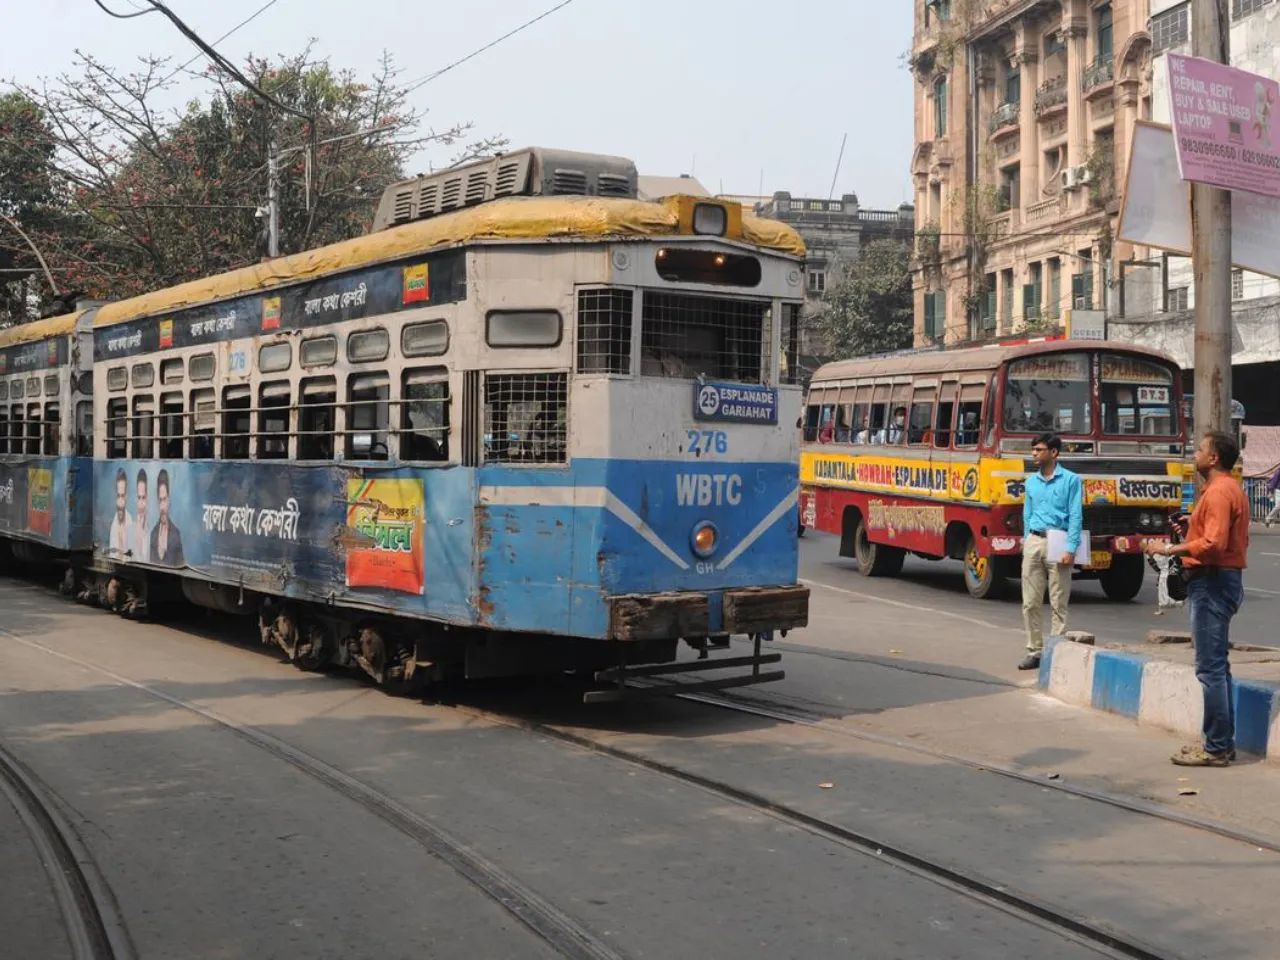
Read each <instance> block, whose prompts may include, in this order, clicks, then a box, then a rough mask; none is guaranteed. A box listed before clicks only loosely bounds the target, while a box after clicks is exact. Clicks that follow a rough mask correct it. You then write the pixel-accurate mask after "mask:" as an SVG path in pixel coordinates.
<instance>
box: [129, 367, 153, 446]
mask: <svg viewBox="0 0 1280 960" xmlns="http://www.w3.org/2000/svg"><path fill="white" fill-rule="evenodd" d="M149 366H150V365H148V367H149ZM155 412H156V408H155V400H154V398H152V397H151V395H150V394H146V395H143V396H137V397H134V398H133V458H134V459H135V460H150V459H151V458H152V457H154V456H155V449H154V446H153V445H154V438H155V435H156V425H155V419H156V418H155Z"/></svg>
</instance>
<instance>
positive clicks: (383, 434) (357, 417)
mask: <svg viewBox="0 0 1280 960" xmlns="http://www.w3.org/2000/svg"><path fill="white" fill-rule="evenodd" d="M383 332H384V333H385V331H383ZM353 336H354V335H353ZM390 400H391V381H390V379H388V377H387V375H386V374H385V373H360V374H356V375H354V376H353V377H351V379H350V380H348V381H347V430H346V437H347V443H346V448H347V452H346V458H347V459H348V460H387V459H390V456H391V451H390V450H389V449H388V447H387V425H388V422H389V407H390Z"/></svg>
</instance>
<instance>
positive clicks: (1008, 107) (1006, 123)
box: [988, 102, 1022, 133]
mask: <svg viewBox="0 0 1280 960" xmlns="http://www.w3.org/2000/svg"><path fill="white" fill-rule="evenodd" d="M1021 109H1022V105H1021V104H1020V103H1016V102H1013V103H1002V104H1000V106H998V107H996V108H995V110H993V111H992V112H991V119H990V120H989V121H988V129H989V130H990V132H991V133H995V132H996V131H997V130H1003V129H1005V128H1006V127H1016V126H1017V125H1018V114H1019V112H1020V111H1021Z"/></svg>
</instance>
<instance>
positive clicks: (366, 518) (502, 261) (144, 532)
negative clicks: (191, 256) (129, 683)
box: [24, 150, 808, 699]
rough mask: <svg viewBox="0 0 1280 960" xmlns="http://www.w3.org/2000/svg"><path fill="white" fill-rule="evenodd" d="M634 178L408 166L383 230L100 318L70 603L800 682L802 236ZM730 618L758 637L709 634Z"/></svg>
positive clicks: (501, 660)
mask: <svg viewBox="0 0 1280 960" xmlns="http://www.w3.org/2000/svg"><path fill="white" fill-rule="evenodd" d="M636 180H637V178H636V171H635V167H634V165H632V164H631V163H630V162H629V161H625V160H620V159H616V158H609V157H601V156H594V155H583V154H570V153H562V152H555V151H544V150H528V151H521V152H518V153H513V154H507V155H505V156H501V157H498V158H496V159H493V160H486V161H480V162H477V163H474V164H471V165H469V166H466V167H462V168H456V169H454V170H450V171H447V172H445V173H442V174H437V175H434V176H431V177H421V178H418V179H415V180H411V181H406V182H404V183H401V184H396V185H393V186H392V187H391V188H389V189H388V191H387V192H386V194H385V195H384V198H383V203H382V205H381V207H380V208H379V214H378V218H377V221H376V223H375V230H374V231H373V232H372V233H371V234H369V235H367V236H364V237H360V238H358V239H355V240H352V241H348V242H345V243H341V244H337V245H334V246H331V247H327V248H323V249H319V250H314V251H310V252H307V253H303V254H299V255H296V256H291V257H286V258H283V259H281V260H277V261H272V262H269V263H264V264H260V265H257V266H252V267H247V268H244V269H242V270H239V271H236V272H232V273H228V274H224V275H221V276H216V277H211V278H208V279H205V280H200V281H195V282H192V283H187V284H183V285H181V286H177V287H174V288H171V289H166V290H160V291H156V292H154V293H150V294H147V295H144V296H140V297H136V298H133V299H131V300H126V301H121V302H116V303H110V304H107V305H104V306H101V307H99V308H96V309H95V310H94V311H92V312H91V319H92V339H93V356H94V363H93V367H92V397H93V400H92V403H93V420H94V421H95V422H96V423H97V424H99V425H100V427H99V429H98V430H97V432H96V433H95V434H94V435H93V437H92V441H91V442H92V445H93V469H92V472H93V478H92V479H93V487H92V490H93V507H94V511H93V513H94V516H93V522H92V536H91V542H92V558H91V560H89V561H88V562H85V563H77V562H74V560H73V573H72V576H73V577H74V578H76V579H77V581H78V583H79V591H80V594H81V596H82V597H84V598H92V599H98V600H101V601H102V602H104V603H106V604H107V605H108V606H111V607H113V608H115V609H117V610H119V611H121V612H123V613H125V614H128V615H133V616H140V615H142V614H144V613H145V612H146V611H147V609H148V607H149V606H150V605H154V604H156V603H160V602H162V601H164V600H166V599H168V598H176V597H179V596H181V597H184V598H185V599H186V600H188V601H191V602H194V603H196V604H200V605H203V606H206V607H211V608H214V609H218V610H222V611H226V612H229V613H248V614H253V615H256V616H257V617H258V620H259V626H260V630H261V633H262V637H263V640H264V642H270V643H276V644H278V645H279V646H280V647H281V648H283V649H284V650H285V651H286V652H287V654H288V656H289V657H290V658H291V659H292V660H293V661H294V662H295V663H297V664H298V665H299V666H300V667H303V668H316V667H320V666H322V665H326V664H338V665H344V666H351V667H357V668H363V669H364V670H365V671H367V672H368V673H369V674H370V675H371V676H373V677H374V678H375V679H377V680H378V681H379V682H382V683H387V684H397V685H398V684H405V683H416V682H417V681H419V680H421V679H423V678H442V677H447V676H454V675H459V676H467V677H482V676H498V675H520V674H534V673H548V672H559V671H565V670H573V671H585V672H588V673H594V674H595V675H596V679H598V680H602V681H605V680H607V681H611V682H612V683H613V684H614V686H613V687H612V688H609V689H602V690H596V691H593V693H592V694H589V699H610V698H613V697H621V696H624V695H628V692H627V691H625V690H624V689H621V688H622V686H623V683H624V681H626V680H628V679H630V678H633V677H636V676H648V677H664V676H666V675H668V674H675V673H679V672H683V671H687V670H699V669H704V668H710V667H741V668H745V669H747V670H748V671H749V672H746V673H743V674H739V675H735V676H730V677H722V678H719V679H715V680H708V681H704V682H703V683H701V684H699V686H702V687H704V688H705V687H709V686H716V687H720V686H733V685H740V684H744V683H752V682H761V681H765V680H772V679H777V678H779V677H781V676H782V673H781V671H777V670H771V671H764V670H761V666H762V665H764V664H768V663H772V662H775V661H777V660H778V659H779V656H778V655H777V654H772V653H762V652H761V649H762V648H761V641H767V640H769V639H772V637H773V636H774V635H775V632H777V631H782V632H785V631H787V630H789V629H792V628H796V627H800V626H803V625H804V624H805V623H806V621H807V615H808V614H807V611H808V591H807V589H806V588H805V587H803V586H802V585H800V584H799V583H798V581H797V565H798V557H797V549H798V548H797V541H796V504H797V500H798V486H799V484H798V475H797V458H798V446H797V438H796V436H795V433H794V431H793V430H791V429H787V428H786V427H784V426H782V425H784V424H788V423H792V422H794V420H795V418H796V417H797V416H798V415H799V412H800V409H801V393H800V389H799V388H798V387H796V386H793V385H791V384H790V383H787V382H784V380H785V377H784V375H783V373H782V371H783V369H784V363H783V358H782V355H783V353H784V352H785V351H789V352H790V356H791V357H792V359H793V360H794V354H795V342H796V338H797V335H798V317H799V310H800V305H801V302H802V298H803V282H802V281H803V260H802V258H803V254H804V247H803V243H802V242H801V240H800V238H799V236H798V235H797V234H796V233H795V232H794V231H793V230H792V229H791V228H790V227H787V226H785V225H784V224H781V223H774V222H772V221H764V220H757V219H756V218H753V217H748V216H744V214H743V211H742V208H741V207H740V206H739V205H737V204H734V203H728V202H722V201H716V200H710V199H701V198H696V199H695V198H691V197H673V198H668V199H667V200H665V201H663V202H660V203H650V202H642V201H639V200H637V199H635V197H636ZM75 322H76V323H77V324H79V323H81V321H79V320H77V321H75ZM790 368H791V369H794V362H792V364H790ZM85 387H86V393H85V395H86V396H87V387H88V384H85ZM42 389H43V388H42ZM88 427H89V425H86V429H85V432H84V433H83V434H81V437H82V438H83V437H87V436H88ZM78 442H79V441H78ZM25 443H26V441H24V450H25V449H26V446H25ZM55 492H56V491H55ZM732 635H743V636H747V637H751V638H754V640H755V646H754V652H753V653H752V654H751V655H749V656H738V657H726V656H719V657H709V656H708V650H709V648H715V647H727V646H728V645H729V638H730V637H731V636H732ZM681 641H684V642H685V643H686V644H688V645H689V646H692V647H694V648H695V649H696V650H698V651H699V659H697V660H695V661H678V662H677V653H678V648H679V644H680V643H681ZM681 689H688V686H687V685H685V686H681Z"/></svg>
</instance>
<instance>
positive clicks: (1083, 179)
mask: <svg viewBox="0 0 1280 960" xmlns="http://www.w3.org/2000/svg"><path fill="white" fill-rule="evenodd" d="M1091 180H1093V171H1092V170H1090V169H1089V165H1088V164H1087V163H1082V164H1081V165H1080V166H1078V167H1076V183H1089V182H1090V181H1091Z"/></svg>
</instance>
